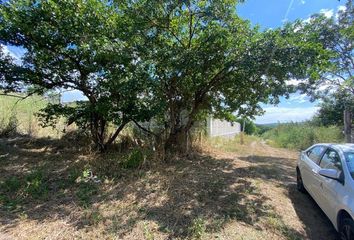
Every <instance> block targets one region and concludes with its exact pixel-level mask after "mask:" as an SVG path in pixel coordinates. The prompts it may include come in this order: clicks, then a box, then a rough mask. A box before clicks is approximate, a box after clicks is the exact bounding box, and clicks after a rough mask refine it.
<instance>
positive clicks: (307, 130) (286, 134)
mask: <svg viewBox="0 0 354 240" xmlns="http://www.w3.org/2000/svg"><path fill="white" fill-rule="evenodd" d="M263 137H264V138H266V139H268V140H270V141H269V144H271V145H273V146H275V147H282V148H289V149H298V150H300V149H306V148H308V147H309V146H311V145H312V144H314V143H319V142H343V140H344V138H343V134H342V132H341V129H340V128H339V127H335V126H330V127H316V126H312V125H310V124H307V123H287V124H280V125H279V126H277V127H276V128H273V129H272V130H269V131H267V132H265V133H264V134H263Z"/></svg>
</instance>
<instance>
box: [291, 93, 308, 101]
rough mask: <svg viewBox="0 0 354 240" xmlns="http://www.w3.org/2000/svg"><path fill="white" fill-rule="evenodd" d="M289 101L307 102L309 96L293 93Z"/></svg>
mask: <svg viewBox="0 0 354 240" xmlns="http://www.w3.org/2000/svg"><path fill="white" fill-rule="evenodd" d="M288 102H296V103H305V102H309V97H308V96H307V95H306V94H299V95H292V96H290V98H289V100H288Z"/></svg>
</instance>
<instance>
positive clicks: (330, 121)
mask: <svg viewBox="0 0 354 240" xmlns="http://www.w3.org/2000/svg"><path fill="white" fill-rule="evenodd" d="M348 103H349V102H348V99H347V97H346V96H342V95H340V94H339V93H338V92H336V93H335V94H332V95H330V96H328V97H325V98H323V99H322V102H321V103H320V104H319V107H320V109H319V110H318V112H317V114H316V115H315V116H314V118H313V120H312V121H313V122H314V123H315V124H317V125H323V126H330V125H337V126H343V125H344V119H343V112H344V110H345V106H346V104H348ZM348 105H349V106H350V107H351V109H350V111H351V112H354V102H352V103H349V104H348Z"/></svg>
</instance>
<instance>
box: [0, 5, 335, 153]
mask: <svg viewBox="0 0 354 240" xmlns="http://www.w3.org/2000/svg"><path fill="white" fill-rule="evenodd" d="M239 2H242V1H237V0H220V1H212V0H193V1H175V0H168V1H147V0H139V1H130V0H128V1H109V0H103V1H99V0H70V1H34V2H33V1H27V0H10V1H6V2H5V3H3V4H1V5H0V16H1V17H0V18H1V19H0V20H1V21H0V39H1V41H2V42H3V43H4V44H11V45H15V46H19V47H22V48H24V49H25V50H27V51H26V53H25V56H24V57H23V59H22V65H16V64H15V65H14V64H13V61H11V59H9V58H8V56H5V55H4V54H3V52H2V51H1V56H0V63H1V64H2V65H0V67H1V66H4V67H3V68H5V67H7V69H9V70H6V71H5V72H4V74H3V76H2V77H1V78H0V79H1V83H0V86H1V87H2V88H5V89H14V90H18V89H21V86H23V85H30V86H32V87H31V92H36V93H43V92H46V91H48V90H49V91H55V90H58V89H69V90H71V89H75V90H78V91H80V92H81V93H82V94H83V95H84V96H86V98H87V101H83V102H79V103H77V104H76V105H75V106H68V105H65V106H63V105H60V104H56V103H51V104H49V105H48V106H47V107H46V108H45V109H43V110H42V112H41V113H40V114H39V116H40V118H41V119H42V120H43V122H44V124H45V125H55V124H56V123H57V119H58V117H61V116H64V117H66V119H67V120H68V122H67V123H68V124H69V125H70V124H71V123H76V124H77V126H79V127H81V128H82V129H89V130H90V132H91V135H92V139H93V141H94V143H95V144H96V146H97V147H98V148H99V149H100V150H101V151H104V150H105V149H106V148H107V146H109V145H110V144H111V143H112V142H113V141H114V140H115V139H116V137H117V136H118V134H119V133H120V132H121V130H122V129H123V127H124V126H125V125H126V124H127V123H128V122H130V121H138V122H143V121H148V120H150V119H151V118H152V117H154V119H156V121H157V122H158V123H159V124H160V123H161V125H162V126H163V127H164V129H163V131H162V132H163V133H166V135H168V137H167V140H166V143H165V146H166V148H169V147H171V146H174V145H179V146H187V144H186V142H187V139H188V137H187V132H188V131H189V130H190V129H191V128H192V126H193V124H194V122H195V121H196V120H198V118H200V116H206V115H208V114H209V115H212V116H214V117H217V118H221V119H227V120H232V118H234V117H233V116H232V113H234V112H237V114H238V115H240V116H245V117H247V116H254V115H255V114H258V113H261V112H262V109H261V105H260V103H262V102H263V103H277V102H278V101H279V96H281V95H283V94H285V95H286V94H288V93H289V92H291V91H292V90H293V88H292V87H289V86H288V85H287V84H286V80H288V79H290V78H293V79H305V78H308V77H310V76H315V77H316V76H317V75H316V73H317V72H318V71H319V68H320V69H321V68H322V64H324V63H325V62H328V61H327V60H328V56H327V54H326V51H324V49H323V46H322V45H320V44H318V42H316V41H314V40H316V37H317V36H315V35H313V34H311V31H307V29H306V30H305V31H296V30H297V29H298V28H296V27H297V26H294V25H291V24H288V25H286V26H284V27H283V28H281V29H275V30H267V31H263V32H261V31H260V30H259V29H258V28H257V27H252V26H251V24H250V23H249V22H248V21H246V20H243V19H241V18H240V17H239V16H238V15H237V14H236V11H235V8H236V6H237V4H238V3H239ZM16 66H17V67H16ZM15 68H16V69H15ZM17 68H19V69H17ZM15 70H16V71H15ZM109 124H113V125H115V126H116V130H115V132H114V134H111V135H109V134H107V128H108V125H109ZM247 129H249V133H253V132H254V131H255V129H254V125H252V124H251V125H250V126H249V128H247ZM163 133H161V135H162V134H163Z"/></svg>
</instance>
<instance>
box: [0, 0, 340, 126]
mask: <svg viewBox="0 0 354 240" xmlns="http://www.w3.org/2000/svg"><path fill="white" fill-rule="evenodd" d="M343 5H345V1H343V0H341V1H338V0H246V2H245V3H243V4H240V5H239V6H238V7H237V12H238V14H239V15H240V16H241V17H243V18H245V19H248V20H250V21H251V23H252V24H253V25H256V24H258V25H260V27H261V29H267V28H276V27H280V26H281V25H282V24H283V23H284V22H286V21H293V20H295V19H307V18H309V17H310V15H312V14H314V13H319V12H323V13H325V14H326V15H328V16H331V15H333V14H335V12H336V11H337V10H338V8H340V6H343ZM7 50H8V51H9V53H10V54H12V55H13V56H14V57H15V58H17V59H20V58H21V56H22V55H23V53H24V49H21V48H17V47H11V46H7ZM82 99H84V97H83V96H82V94H80V92H78V91H71V92H66V93H64V94H63V97H62V101H64V102H68V101H73V100H82ZM316 105H317V103H316V102H315V103H312V102H310V101H309V99H308V97H307V96H305V95H300V94H298V93H296V94H292V95H291V96H290V98H289V99H285V98H281V101H280V103H279V104H278V105H277V106H273V105H262V106H263V108H264V110H265V114H264V115H263V116H258V117H256V123H259V124H263V123H275V122H289V121H294V122H299V121H304V120H307V119H310V118H311V117H312V116H313V115H314V114H315V112H316V111H317V109H318V107H317V106H316Z"/></svg>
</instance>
